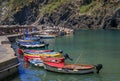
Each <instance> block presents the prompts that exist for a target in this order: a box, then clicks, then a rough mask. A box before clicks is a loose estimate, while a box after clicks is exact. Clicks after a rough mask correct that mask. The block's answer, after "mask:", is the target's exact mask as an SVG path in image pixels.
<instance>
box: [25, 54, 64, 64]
mask: <svg viewBox="0 0 120 81" xmlns="http://www.w3.org/2000/svg"><path fill="white" fill-rule="evenodd" d="M62 56H63V55H62V53H60V52H43V53H40V54H26V53H25V54H24V60H25V61H27V62H28V60H29V59H32V58H43V57H62Z"/></svg>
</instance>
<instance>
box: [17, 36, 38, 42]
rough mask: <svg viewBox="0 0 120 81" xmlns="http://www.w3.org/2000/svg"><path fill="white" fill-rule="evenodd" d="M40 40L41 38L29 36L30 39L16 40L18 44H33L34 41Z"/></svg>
mask: <svg viewBox="0 0 120 81" xmlns="http://www.w3.org/2000/svg"><path fill="white" fill-rule="evenodd" d="M38 40H40V38H38V37H31V36H28V37H24V38H21V39H16V42H17V43H19V42H32V41H38Z"/></svg>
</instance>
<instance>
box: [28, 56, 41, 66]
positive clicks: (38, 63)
mask: <svg viewBox="0 0 120 81" xmlns="http://www.w3.org/2000/svg"><path fill="white" fill-rule="evenodd" d="M29 63H30V64H32V65H33V66H39V67H43V61H42V60H41V59H40V58H33V59H29Z"/></svg>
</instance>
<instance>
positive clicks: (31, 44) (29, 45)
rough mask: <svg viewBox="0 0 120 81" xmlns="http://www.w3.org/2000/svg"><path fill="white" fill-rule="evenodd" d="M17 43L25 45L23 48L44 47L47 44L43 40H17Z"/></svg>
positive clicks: (21, 45)
mask: <svg viewBox="0 0 120 81" xmlns="http://www.w3.org/2000/svg"><path fill="white" fill-rule="evenodd" d="M18 45H19V46H20V47H25V48H38V47H45V46H48V44H46V43H44V42H38V41H30V42H24V41H23V42H19V43H18Z"/></svg>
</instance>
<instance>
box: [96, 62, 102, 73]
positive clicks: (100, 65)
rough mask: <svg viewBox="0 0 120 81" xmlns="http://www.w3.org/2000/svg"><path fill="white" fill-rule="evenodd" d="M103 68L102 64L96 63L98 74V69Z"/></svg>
mask: <svg viewBox="0 0 120 81" xmlns="http://www.w3.org/2000/svg"><path fill="white" fill-rule="evenodd" d="M102 68H103V65H102V64H97V65H96V70H97V71H96V73H97V74H99V71H100V70H101V69H102Z"/></svg>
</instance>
